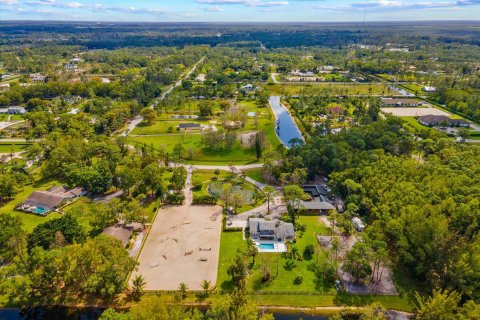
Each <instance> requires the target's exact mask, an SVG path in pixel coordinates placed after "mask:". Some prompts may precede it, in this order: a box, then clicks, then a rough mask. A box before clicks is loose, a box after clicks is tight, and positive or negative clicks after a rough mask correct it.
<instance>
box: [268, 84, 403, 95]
mask: <svg viewBox="0 0 480 320" xmlns="http://www.w3.org/2000/svg"><path fill="white" fill-rule="evenodd" d="M265 89H266V90H268V91H269V92H270V94H273V95H282V96H284V95H313V94H320V93H329V94H341V95H391V94H395V91H392V90H391V89H389V88H388V85H387V84H378V83H375V84H368V83H352V84H340V83H339V84H335V83H321V82H319V83H305V84H303V83H302V84H285V85H284V84H273V85H268V86H266V87H265Z"/></svg>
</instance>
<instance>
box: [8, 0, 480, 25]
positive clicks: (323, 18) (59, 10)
mask: <svg viewBox="0 0 480 320" xmlns="http://www.w3.org/2000/svg"><path fill="white" fill-rule="evenodd" d="M479 19H480V0H0V21H1V20H76V21H148V22H343V21H364V20H365V21H406V20H479Z"/></svg>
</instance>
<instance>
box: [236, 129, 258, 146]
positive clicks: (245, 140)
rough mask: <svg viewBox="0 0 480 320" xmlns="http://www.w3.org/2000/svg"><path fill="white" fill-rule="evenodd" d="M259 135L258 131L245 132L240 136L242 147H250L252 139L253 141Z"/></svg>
mask: <svg viewBox="0 0 480 320" xmlns="http://www.w3.org/2000/svg"><path fill="white" fill-rule="evenodd" d="M256 134H257V132H256V131H254V132H245V133H242V134H240V135H239V138H238V139H239V140H240V143H241V144H242V146H250V139H253V138H252V137H255V135H256Z"/></svg>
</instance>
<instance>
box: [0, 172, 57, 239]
mask: <svg viewBox="0 0 480 320" xmlns="http://www.w3.org/2000/svg"><path fill="white" fill-rule="evenodd" d="M59 185H60V183H59V182H58V181H56V180H50V181H38V182H36V183H34V184H33V185H26V186H25V187H24V189H23V190H22V191H20V192H19V193H18V194H17V195H16V196H15V198H14V199H13V200H11V201H9V202H7V203H5V204H4V205H3V206H0V214H1V213H11V214H12V215H14V216H19V217H20V218H21V219H22V222H23V229H24V230H25V231H26V232H31V231H32V230H33V228H35V227H36V226H37V225H39V224H40V223H42V222H45V221H48V220H51V219H54V218H59V217H60V216H61V215H60V214H59V213H56V212H51V213H50V214H49V215H47V216H46V217H42V216H38V215H34V214H31V213H25V212H21V211H15V207H16V206H17V205H18V204H19V203H21V202H22V201H23V200H25V199H26V198H27V197H28V196H29V195H30V194H31V193H32V192H33V191H35V190H47V189H49V188H51V187H53V186H59Z"/></svg>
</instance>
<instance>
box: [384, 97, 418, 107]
mask: <svg viewBox="0 0 480 320" xmlns="http://www.w3.org/2000/svg"><path fill="white" fill-rule="evenodd" d="M420 105H422V104H421V103H420V101H418V100H415V99H401V98H382V106H384V107H418V106H420Z"/></svg>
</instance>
